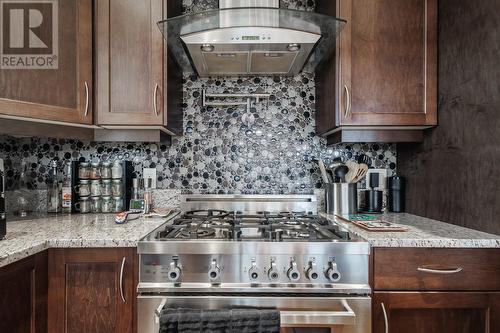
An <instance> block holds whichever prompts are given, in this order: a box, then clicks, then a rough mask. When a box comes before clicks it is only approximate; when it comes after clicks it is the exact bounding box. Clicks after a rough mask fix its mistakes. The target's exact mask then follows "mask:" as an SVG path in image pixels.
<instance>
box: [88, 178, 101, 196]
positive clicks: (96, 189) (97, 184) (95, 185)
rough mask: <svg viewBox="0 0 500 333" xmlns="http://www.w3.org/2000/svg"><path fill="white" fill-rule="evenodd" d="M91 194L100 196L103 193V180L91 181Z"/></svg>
mask: <svg viewBox="0 0 500 333" xmlns="http://www.w3.org/2000/svg"><path fill="white" fill-rule="evenodd" d="M90 195H91V196H93V197H98V196H100V195H101V181H100V180H92V181H91V182H90Z"/></svg>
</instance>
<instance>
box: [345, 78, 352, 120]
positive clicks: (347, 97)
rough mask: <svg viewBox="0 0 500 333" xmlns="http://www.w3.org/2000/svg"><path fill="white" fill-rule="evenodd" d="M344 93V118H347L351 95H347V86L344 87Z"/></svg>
mask: <svg viewBox="0 0 500 333" xmlns="http://www.w3.org/2000/svg"><path fill="white" fill-rule="evenodd" d="M344 91H345V97H346V99H345V104H346V105H345V108H344V109H345V112H344V118H349V117H350V116H351V94H350V93H349V87H348V86H347V84H345V85H344Z"/></svg>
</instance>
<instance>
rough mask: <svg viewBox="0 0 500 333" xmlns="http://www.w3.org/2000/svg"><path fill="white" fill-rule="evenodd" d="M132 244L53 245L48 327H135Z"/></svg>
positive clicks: (105, 332) (105, 330)
mask: <svg viewBox="0 0 500 333" xmlns="http://www.w3.org/2000/svg"><path fill="white" fill-rule="evenodd" d="M134 258H135V255H134V249H53V250H50V254H49V275H50V281H49V325H48V326H49V332H61V333H62V332H65V333H79V332H82V333H84V332H95V333H100V332H102V333H111V332H117V333H118V332H120V333H124V332H133V328H134V323H135V320H134V306H135V305H134V304H135V299H136V295H135V291H134V290H135V285H134V284H135V282H134V279H135V278H134V265H135V260H134Z"/></svg>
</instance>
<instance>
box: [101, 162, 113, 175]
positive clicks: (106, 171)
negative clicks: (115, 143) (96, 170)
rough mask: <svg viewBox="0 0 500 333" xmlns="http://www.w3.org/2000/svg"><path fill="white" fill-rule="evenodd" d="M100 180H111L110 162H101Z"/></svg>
mask: <svg viewBox="0 0 500 333" xmlns="http://www.w3.org/2000/svg"><path fill="white" fill-rule="evenodd" d="M101 178H102V179H111V162H103V163H102V166H101Z"/></svg>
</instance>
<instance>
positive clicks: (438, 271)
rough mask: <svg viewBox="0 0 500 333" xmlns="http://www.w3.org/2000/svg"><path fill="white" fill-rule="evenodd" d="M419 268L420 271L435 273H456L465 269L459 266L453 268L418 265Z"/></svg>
mask: <svg viewBox="0 0 500 333" xmlns="http://www.w3.org/2000/svg"><path fill="white" fill-rule="evenodd" d="M417 270H418V271H419V272H424V273H433V274H455V273H460V272H461V271H463V270H464V269H463V268H462V267H457V268H452V269H431V268H424V267H418V268H417Z"/></svg>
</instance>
